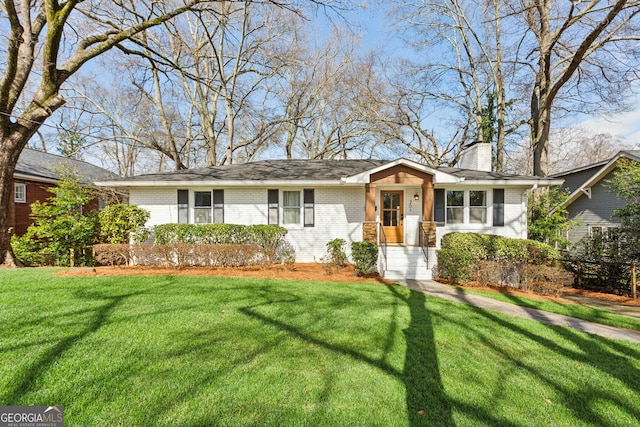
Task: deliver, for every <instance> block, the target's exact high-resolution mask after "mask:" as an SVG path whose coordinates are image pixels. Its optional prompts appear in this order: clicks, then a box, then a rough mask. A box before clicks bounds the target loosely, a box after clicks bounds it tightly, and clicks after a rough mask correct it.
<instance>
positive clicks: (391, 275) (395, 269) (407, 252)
mask: <svg viewBox="0 0 640 427" xmlns="http://www.w3.org/2000/svg"><path fill="white" fill-rule="evenodd" d="M428 258H429V263H428V264H427V260H426V259H425V256H424V253H423V251H422V248H421V247H417V246H387V248H386V259H385V256H384V249H383V248H380V255H379V262H378V264H379V270H380V274H381V275H382V276H383V277H384V278H385V279H391V280H406V279H409V280H431V279H432V278H433V277H432V269H433V267H434V266H435V265H436V252H435V249H433V248H429V249H428Z"/></svg>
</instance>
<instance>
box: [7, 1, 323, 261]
mask: <svg viewBox="0 0 640 427" xmlns="http://www.w3.org/2000/svg"><path fill="white" fill-rule="evenodd" d="M311 2H313V1H311ZM216 3H220V4H222V3H227V2H212V1H203V0H165V1H162V2H158V1H152V0H138V1H135V2H132V1H123V0H113V1H110V2H104V1H99V0H93V1H92V0H85V1H80V0H66V1H59V0H47V1H43V0H31V1H16V0H13V1H12V0H6V1H4V2H3V3H2V6H0V8H1V9H0V10H1V12H2V18H3V21H5V18H6V21H5V24H4V25H3V26H2V27H1V28H0V31H1V32H2V40H4V41H3V43H2V45H1V46H0V51H1V55H2V56H3V61H0V63H2V64H4V65H3V67H2V74H1V76H0V148H1V149H0V207H1V208H0V263H10V264H15V262H16V260H15V258H14V256H13V253H12V251H11V246H10V234H9V232H8V229H7V224H8V222H7V221H8V211H9V207H10V206H12V205H13V204H12V203H11V193H12V179H13V173H14V171H15V166H16V163H17V161H18V157H19V155H20V153H21V152H22V150H23V148H24V147H25V146H26V144H27V143H28V141H29V139H30V138H31V137H32V136H33V135H35V134H36V132H37V131H38V129H39V128H40V127H41V126H42V124H43V123H44V122H45V121H46V120H47V119H48V118H49V117H50V116H51V115H52V114H53V112H55V111H56V110H58V109H59V108H60V107H61V106H62V105H63V104H64V102H65V99H64V97H63V96H62V94H61V92H60V90H61V88H62V86H63V85H64V84H65V82H67V80H68V79H69V78H70V77H71V76H73V75H74V74H76V73H77V72H78V71H79V70H80V69H82V68H83V67H84V66H85V64H87V63H88V62H89V61H90V60H91V59H94V58H96V57H99V56H100V55H103V54H104V53H105V52H107V51H109V50H111V49H113V48H118V49H120V50H122V51H125V52H132V51H139V48H137V47H135V45H136V44H137V45H138V46H139V45H144V36H145V35H146V34H147V33H148V32H149V31H150V30H151V29H153V28H154V27H157V26H158V25H161V24H163V23H164V22H167V21H169V20H171V19H172V18H175V17H176V16H179V15H181V14H183V13H185V12H193V13H202V12H203V11H204V8H205V7H208V6H212V5H214V4H216ZM229 3H233V2H229ZM268 3H272V4H276V5H279V6H280V7H287V3H286V2H268ZM213 12H215V11H213Z"/></svg>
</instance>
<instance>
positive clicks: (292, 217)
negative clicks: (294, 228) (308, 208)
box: [282, 208, 300, 224]
mask: <svg viewBox="0 0 640 427" xmlns="http://www.w3.org/2000/svg"><path fill="white" fill-rule="evenodd" d="M282 222H283V223H284V224H300V208H284V209H283V210H282Z"/></svg>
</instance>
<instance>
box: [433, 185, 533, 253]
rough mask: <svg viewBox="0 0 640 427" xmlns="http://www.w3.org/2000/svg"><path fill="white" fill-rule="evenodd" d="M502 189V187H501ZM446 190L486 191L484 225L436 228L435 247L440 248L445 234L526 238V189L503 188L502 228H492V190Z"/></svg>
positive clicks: (470, 188) (448, 225)
mask: <svg viewBox="0 0 640 427" xmlns="http://www.w3.org/2000/svg"><path fill="white" fill-rule="evenodd" d="M501 188H502V187H501ZM447 190H485V191H487V198H488V201H487V204H488V206H489V208H488V211H487V223H486V224H447V225H445V226H443V227H438V228H437V230H436V238H437V247H438V248H439V247H440V239H442V236H444V235H445V234H447V233H453V232H456V231H457V232H467V233H483V234H495V235H498V236H504V237H512V238H517V239H526V238H527V193H526V191H527V189H526V188H505V190H504V226H502V227H494V226H493V225H492V224H493V209H492V206H493V191H492V190H493V189H487V188H478V187H466V188H463V187H452V188H447Z"/></svg>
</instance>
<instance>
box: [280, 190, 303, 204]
mask: <svg viewBox="0 0 640 427" xmlns="http://www.w3.org/2000/svg"><path fill="white" fill-rule="evenodd" d="M282 204H283V206H284V207H285V208H299V207H300V192H299V191H283V192H282Z"/></svg>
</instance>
